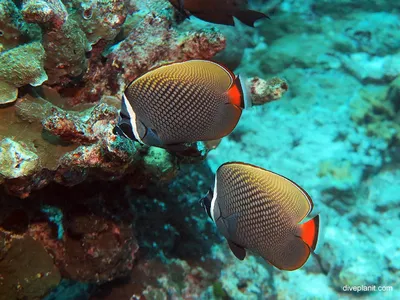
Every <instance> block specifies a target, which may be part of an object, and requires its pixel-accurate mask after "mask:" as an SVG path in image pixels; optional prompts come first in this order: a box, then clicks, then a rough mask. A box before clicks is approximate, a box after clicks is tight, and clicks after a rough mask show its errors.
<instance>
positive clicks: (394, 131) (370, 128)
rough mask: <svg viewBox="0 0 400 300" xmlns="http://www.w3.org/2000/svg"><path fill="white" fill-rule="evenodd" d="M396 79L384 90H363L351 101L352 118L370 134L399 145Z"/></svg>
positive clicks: (399, 128) (399, 132)
mask: <svg viewBox="0 0 400 300" xmlns="http://www.w3.org/2000/svg"><path fill="white" fill-rule="evenodd" d="M395 90H396V81H394V82H393V84H392V85H391V86H390V87H389V88H385V89H383V90H369V89H363V90H361V92H360V94H359V96H358V97H356V98H355V99H354V100H353V101H352V102H351V103H350V105H351V107H352V109H353V110H352V116H351V117H352V120H353V121H355V122H356V123H357V124H359V125H360V126H363V127H364V128H365V129H366V133H367V134H368V135H369V136H373V137H377V138H381V139H383V140H385V141H386V143H388V144H390V145H399V143H400V126H399V123H398V119H397V118H398V116H397V113H396V109H395V105H396V103H395V102H394V101H395V99H396V97H393V94H394V93H395Z"/></svg>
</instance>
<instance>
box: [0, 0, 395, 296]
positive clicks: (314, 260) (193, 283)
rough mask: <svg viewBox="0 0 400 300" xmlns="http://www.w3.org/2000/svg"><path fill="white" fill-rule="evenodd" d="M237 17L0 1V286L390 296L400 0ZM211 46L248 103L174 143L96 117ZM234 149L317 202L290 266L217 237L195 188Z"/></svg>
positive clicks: (106, 115) (256, 6) (31, 291)
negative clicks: (210, 132)
mask: <svg viewBox="0 0 400 300" xmlns="http://www.w3.org/2000/svg"><path fill="white" fill-rule="evenodd" d="M249 7H250V8H251V9H253V10H257V11H260V12H263V13H265V14H267V15H268V16H269V17H270V19H266V20H259V21H258V22H257V24H256V26H255V28H252V27H249V26H246V25H244V24H242V23H241V22H240V21H237V20H236V22H235V23H236V24H235V26H226V25H218V24H214V23H210V22H206V21H202V20H199V19H197V18H195V17H193V16H192V17H190V18H189V19H186V20H181V19H180V18H179V12H178V11H177V10H176V9H175V8H174V7H173V6H172V5H171V4H170V3H169V1H167V0H125V1H124V0H92V1H89V0H82V1H81V0H71V1H66V0H65V1H61V0H39V1H33V0H14V1H13V0H0V299H1V300H13V299H46V300H50V299H93V300H97V299H121V300H122V299H382V298H385V299H400V230H399V228H400V168H399V166H400V17H399V14H400V2H398V1H393V0H376V1H367V0H302V1H301V0H297V1H296V0H270V1H266V0H253V1H249ZM189 59H212V60H215V61H217V62H220V63H223V64H225V65H226V66H228V67H229V68H230V69H231V70H233V71H234V72H235V74H243V75H245V76H246V77H247V78H249V82H251V96H252V100H253V103H254V104H263V105H255V106H254V107H252V108H251V109H248V110H244V112H243V114H242V116H241V119H240V121H239V124H238V126H237V127H236V128H235V130H234V131H233V132H232V133H231V134H230V135H228V136H227V137H224V138H223V139H222V140H221V142H220V143H218V142H213V143H211V142H208V143H202V144H201V145H199V147H200V148H201V149H200V150H199V151H200V153H201V155H200V156H197V157H182V156H178V155H175V154H174V153H171V152H168V151H166V150H164V149H161V148H156V147H146V146H140V145H139V144H138V143H133V142H131V141H129V140H127V139H121V138H119V137H116V136H115V135H114V134H113V131H112V130H113V127H114V125H115V122H116V120H117V116H118V110H119V108H120V105H121V104H120V103H121V97H122V94H123V92H124V89H125V88H126V86H127V84H129V83H130V82H131V81H132V80H134V79H135V78H136V77H138V76H140V75H142V74H144V73H145V72H147V71H148V70H149V69H151V68H154V67H156V66H160V65H163V64H166V63H171V62H178V61H185V60H189ZM228 161H242V162H246V163H251V164H254V165H258V166H260V167H263V168H266V169H268V170H272V171H274V172H277V173H279V174H282V175H284V176H286V177H287V178H290V179H292V180H293V181H295V182H296V183H298V184H299V185H300V186H302V187H303V188H304V189H305V190H306V191H307V192H308V194H309V195H310V196H311V198H312V199H313V202H314V210H313V213H314V214H320V216H321V227H320V234H319V241H318V246H317V251H316V253H317V255H318V256H311V257H310V259H309V260H308V261H307V263H306V264H305V265H304V266H303V267H302V268H300V269H299V270H296V271H281V270H278V269H276V268H274V267H273V266H271V265H268V264H267V263H266V262H265V261H264V260H263V259H262V258H260V257H258V256H253V255H248V256H247V258H246V259H245V260H243V261H240V260H238V259H236V258H235V257H234V256H233V254H232V253H231V252H230V250H229V248H228V246H227V243H226V241H225V240H224V239H223V237H222V235H221V234H220V233H219V232H217V230H216V228H215V225H214V224H213V223H212V222H211V220H209V218H208V216H207V214H206V213H205V212H204V209H203V208H202V207H201V206H200V205H199V203H198V201H199V199H201V198H202V197H204V195H205V194H206V193H207V191H208V190H209V188H210V187H211V186H212V185H213V183H214V174H215V172H216V170H217V168H218V167H219V166H220V165H221V164H222V163H225V162H228Z"/></svg>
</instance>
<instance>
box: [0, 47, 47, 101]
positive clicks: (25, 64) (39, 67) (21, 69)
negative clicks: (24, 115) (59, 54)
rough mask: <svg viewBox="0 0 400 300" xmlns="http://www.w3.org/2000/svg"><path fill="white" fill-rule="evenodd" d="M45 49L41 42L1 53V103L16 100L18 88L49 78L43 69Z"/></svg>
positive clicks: (38, 83)
mask: <svg viewBox="0 0 400 300" xmlns="http://www.w3.org/2000/svg"><path fill="white" fill-rule="evenodd" d="M44 57H45V51H44V49H43V47H42V45H41V44H40V43H39V42H33V43H30V44H25V45H22V46H19V47H16V48H13V49H11V50H8V51H5V52H3V53H0V92H1V96H0V104H4V103H9V102H14V101H15V100H16V99H17V88H19V87H21V86H23V85H26V84H31V85H32V86H38V85H41V84H42V83H43V82H44V81H46V80H47V74H46V72H45V71H44V69H43V63H44Z"/></svg>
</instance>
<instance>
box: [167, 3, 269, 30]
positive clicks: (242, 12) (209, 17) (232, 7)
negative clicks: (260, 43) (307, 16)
mask: <svg viewBox="0 0 400 300" xmlns="http://www.w3.org/2000/svg"><path fill="white" fill-rule="evenodd" d="M169 1H170V2H171V4H172V5H173V6H174V7H175V8H176V9H178V10H179V12H180V13H181V15H183V16H184V17H185V18H188V17H189V16H190V15H193V16H195V17H197V18H199V19H202V20H204V21H207V22H211V23H217V24H224V25H231V26H234V25H235V22H234V19H233V17H236V18H237V19H239V20H240V21H241V22H243V23H244V24H246V25H248V26H251V27H254V23H255V22H256V21H257V20H259V19H263V18H268V16H267V15H265V14H263V13H261V12H258V11H254V10H250V9H247V8H246V7H247V0H169Z"/></svg>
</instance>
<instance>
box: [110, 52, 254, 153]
mask: <svg viewBox="0 0 400 300" xmlns="http://www.w3.org/2000/svg"><path fill="white" fill-rule="evenodd" d="M244 89H245V86H244V85H243V82H242V81H241V79H240V77H236V76H235V75H234V74H233V73H232V72H231V71H230V70H228V69H227V68H226V67H224V66H222V65H220V64H218V63H215V62H212V61H208V60H190V61H185V62H180V63H173V64H168V65H164V66H161V67H158V68H156V69H154V70H151V71H149V72H147V73H145V74H144V75H142V76H140V77H139V78H137V79H135V80H134V81H133V82H132V83H131V84H130V85H129V86H128V87H127V89H126V90H125V93H124V95H123V99H122V105H121V111H120V117H119V121H118V125H117V127H116V130H115V132H116V133H117V134H120V135H124V136H125V137H128V138H131V139H132V140H137V141H139V142H141V143H143V144H146V145H149V146H157V147H162V148H167V149H170V150H174V149H176V150H177V151H178V150H179V149H180V148H181V145H183V144H186V143H194V142H197V141H210V140H217V139H220V138H222V137H224V136H226V135H228V134H229V133H230V132H231V131H232V130H233V129H234V128H235V126H236V124H237V123H238V121H239V118H240V116H241V113H242V109H243V108H244V107H245V106H248V105H249V103H250V102H249V99H248V96H247V94H246V93H245V91H244Z"/></svg>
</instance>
